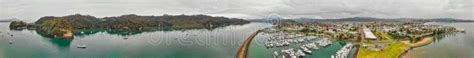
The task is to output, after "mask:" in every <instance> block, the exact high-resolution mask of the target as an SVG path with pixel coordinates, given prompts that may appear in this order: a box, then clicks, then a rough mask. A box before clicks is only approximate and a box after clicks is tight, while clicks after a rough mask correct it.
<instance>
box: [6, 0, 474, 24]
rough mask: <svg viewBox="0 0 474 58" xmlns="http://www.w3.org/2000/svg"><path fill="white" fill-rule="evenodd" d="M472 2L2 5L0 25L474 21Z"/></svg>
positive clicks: (39, 1)
mask: <svg viewBox="0 0 474 58" xmlns="http://www.w3.org/2000/svg"><path fill="white" fill-rule="evenodd" d="M472 3H473V1H472V0H0V6H1V8H0V12H1V15H0V19H4V18H19V19H22V20H37V19H38V18H40V17H43V16H65V15H70V14H76V13H80V14H87V15H93V16H96V17H104V16H119V15H123V14H138V15H162V14H208V15H213V16H225V17H233V18H248V19H250V18H263V17H266V16H269V15H280V16H282V17H285V18H301V17H305V18H345V17H377V18H401V17H404V18H458V19H472V18H473V9H472V8H473V7H474V6H472Z"/></svg>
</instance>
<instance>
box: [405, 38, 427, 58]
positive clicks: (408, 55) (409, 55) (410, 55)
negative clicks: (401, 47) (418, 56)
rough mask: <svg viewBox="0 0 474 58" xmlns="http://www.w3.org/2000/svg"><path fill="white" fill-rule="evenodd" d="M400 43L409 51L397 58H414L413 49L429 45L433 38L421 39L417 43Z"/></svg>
mask: <svg viewBox="0 0 474 58" xmlns="http://www.w3.org/2000/svg"><path fill="white" fill-rule="evenodd" d="M401 42H402V43H403V44H406V45H408V46H409V47H410V49H408V50H406V51H405V53H403V54H401V55H400V56H399V57H400V58H414V56H415V55H414V51H413V49H415V48H417V47H422V46H426V45H428V44H431V43H432V42H433V37H432V36H428V37H423V39H421V41H418V42H416V43H410V41H401Z"/></svg>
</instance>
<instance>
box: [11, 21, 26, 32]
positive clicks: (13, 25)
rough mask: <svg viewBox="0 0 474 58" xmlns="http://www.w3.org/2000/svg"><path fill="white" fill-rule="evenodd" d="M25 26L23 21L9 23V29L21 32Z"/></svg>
mask: <svg viewBox="0 0 474 58" xmlns="http://www.w3.org/2000/svg"><path fill="white" fill-rule="evenodd" d="M26 26H27V24H26V23H25V22H23V21H13V22H11V23H10V29H13V30H21V29H24V28H26Z"/></svg>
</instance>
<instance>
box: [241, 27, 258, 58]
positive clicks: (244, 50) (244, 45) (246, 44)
mask: <svg viewBox="0 0 474 58" xmlns="http://www.w3.org/2000/svg"><path fill="white" fill-rule="evenodd" d="M258 33H260V30H259V31H256V32H254V33H253V34H252V35H250V36H249V37H248V38H247V40H245V42H244V43H242V46H240V48H239V51H238V53H237V58H247V52H248V48H249V46H250V44H251V43H252V40H253V38H255V36H257V34H258Z"/></svg>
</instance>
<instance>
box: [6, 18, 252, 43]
mask: <svg viewBox="0 0 474 58" xmlns="http://www.w3.org/2000/svg"><path fill="white" fill-rule="evenodd" d="M246 23H249V21H246V20H243V19H237V18H226V17H213V16H208V15H162V16H139V15H135V14H128V15H121V16H116V17H104V18H97V17H94V16H90V15H81V14H74V15H68V16H62V17H54V16H45V17H41V18H40V19H39V20H38V21H36V22H34V23H25V22H21V21H14V22H12V23H11V24H10V28H11V29H15V30H21V29H25V28H27V29H34V30H37V31H40V32H44V33H45V35H46V36H52V37H55V36H63V35H62V34H66V33H67V32H69V31H71V32H73V33H74V31H77V30H84V29H108V30H116V31H119V32H140V31H149V30H156V29H157V28H171V29H199V28H205V29H213V28H216V27H222V26H227V25H242V24H246Z"/></svg>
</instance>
